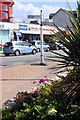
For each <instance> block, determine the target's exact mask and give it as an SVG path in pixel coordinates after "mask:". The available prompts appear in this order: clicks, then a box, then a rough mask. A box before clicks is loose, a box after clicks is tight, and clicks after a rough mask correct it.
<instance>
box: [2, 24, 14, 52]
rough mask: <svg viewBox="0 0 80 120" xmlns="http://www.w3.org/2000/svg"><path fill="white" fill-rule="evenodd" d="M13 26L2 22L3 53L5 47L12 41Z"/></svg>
mask: <svg viewBox="0 0 80 120" xmlns="http://www.w3.org/2000/svg"><path fill="white" fill-rule="evenodd" d="M12 26H13V25H12V23H5V22H0V52H2V51H3V45H4V44H5V43H6V42H8V41H10V39H11V31H12Z"/></svg>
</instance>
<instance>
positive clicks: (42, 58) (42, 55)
mask: <svg viewBox="0 0 80 120" xmlns="http://www.w3.org/2000/svg"><path fill="white" fill-rule="evenodd" d="M40 40H41V61H40V65H45V64H44V50H43V32H42V10H41V11H40Z"/></svg>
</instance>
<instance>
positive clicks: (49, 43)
mask: <svg viewBox="0 0 80 120" xmlns="http://www.w3.org/2000/svg"><path fill="white" fill-rule="evenodd" d="M47 44H48V45H49V47H50V50H57V44H56V43H55V42H54V41H53V40H49V41H48V42H47Z"/></svg>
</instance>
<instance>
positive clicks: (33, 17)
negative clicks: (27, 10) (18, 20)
mask: <svg viewBox="0 0 80 120" xmlns="http://www.w3.org/2000/svg"><path fill="white" fill-rule="evenodd" d="M28 18H29V19H40V15H28Z"/></svg>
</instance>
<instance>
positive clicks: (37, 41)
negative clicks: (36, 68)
mask: <svg viewBox="0 0 80 120" xmlns="http://www.w3.org/2000/svg"><path fill="white" fill-rule="evenodd" d="M31 44H32V45H35V46H36V48H37V52H40V51H41V50H40V49H41V41H40V40H33V41H32V42H31ZM43 49H44V51H47V52H48V51H49V45H48V44H47V43H45V42H43Z"/></svg>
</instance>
